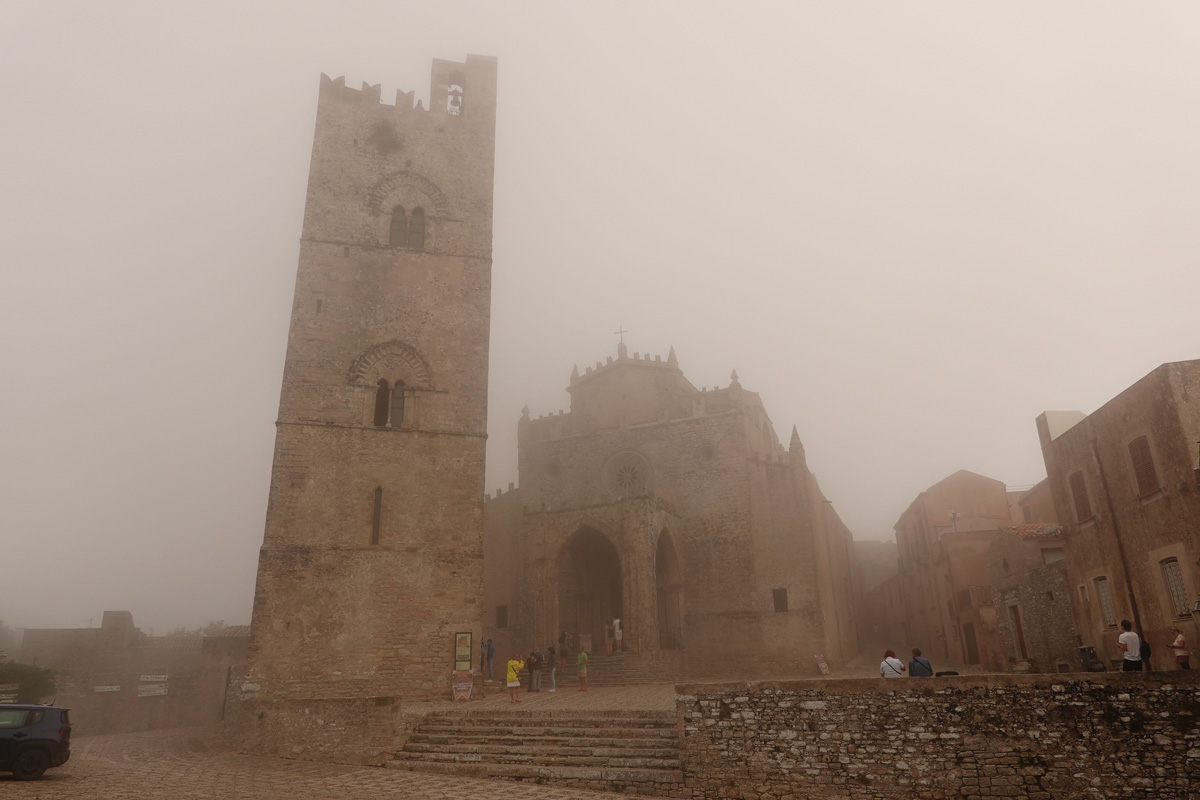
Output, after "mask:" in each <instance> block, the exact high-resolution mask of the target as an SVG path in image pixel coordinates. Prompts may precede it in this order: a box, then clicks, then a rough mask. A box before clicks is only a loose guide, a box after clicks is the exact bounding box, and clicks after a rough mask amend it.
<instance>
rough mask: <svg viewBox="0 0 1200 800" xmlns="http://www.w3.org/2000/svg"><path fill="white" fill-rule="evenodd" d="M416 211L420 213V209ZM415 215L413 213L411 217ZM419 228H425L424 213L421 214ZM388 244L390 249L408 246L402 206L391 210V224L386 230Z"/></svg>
mask: <svg viewBox="0 0 1200 800" xmlns="http://www.w3.org/2000/svg"><path fill="white" fill-rule="evenodd" d="M417 211H420V209H417ZM416 213H417V212H416V211H414V212H413V215H414V216H415V215H416ZM421 227H422V228H424V227H425V214H424V212H421ZM422 238H424V237H422ZM388 244H389V245H391V246H392V247H407V246H408V219H407V218H406V217H405V216H404V206H396V207H395V208H393V209H392V224H391V227H390V228H389V229H388Z"/></svg>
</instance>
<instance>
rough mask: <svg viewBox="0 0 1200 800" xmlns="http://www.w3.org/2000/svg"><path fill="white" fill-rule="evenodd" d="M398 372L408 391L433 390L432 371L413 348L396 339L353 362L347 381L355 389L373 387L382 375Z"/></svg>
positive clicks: (377, 346)
mask: <svg viewBox="0 0 1200 800" xmlns="http://www.w3.org/2000/svg"><path fill="white" fill-rule="evenodd" d="M385 371H386V372H388V373H390V374H392V375H394V374H395V373H400V374H402V375H403V376H404V379H405V383H406V384H408V386H409V387H411V388H421V389H429V388H433V371H432V370H431V369H430V368H429V362H428V361H426V360H425V357H424V356H422V355H421V354H420V353H419V352H417V349H416V348H415V347H412V346H411V345H408V344H405V343H404V342H401V341H399V340H395V341H391V342H384V343H382V344H377V345H375V346H374V347H372V348H370V349H369V350H367V351H366V352H365V353H363V354H362V355H360V356H359V357H358V358H356V359H355V360H354V363H353V364H352V365H351V366H350V374H349V376H348V377H349V381H350V383H352V384H354V385H356V386H374V385H375V383H376V381H378V380H379V378H380V377H381V376H382V373H383V372H385Z"/></svg>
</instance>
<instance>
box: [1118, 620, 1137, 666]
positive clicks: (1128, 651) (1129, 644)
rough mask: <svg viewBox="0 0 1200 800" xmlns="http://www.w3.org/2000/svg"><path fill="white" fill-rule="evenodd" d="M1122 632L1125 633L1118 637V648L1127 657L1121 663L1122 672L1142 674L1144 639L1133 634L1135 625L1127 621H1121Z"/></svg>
mask: <svg viewBox="0 0 1200 800" xmlns="http://www.w3.org/2000/svg"><path fill="white" fill-rule="evenodd" d="M1121 630H1122V631H1123V632H1122V633H1121V635H1120V636H1118V637H1117V647H1119V648H1121V650H1123V651H1124V653H1125V657H1124V659H1123V660H1122V661H1121V671H1122V672H1141V671H1142V639H1141V637H1140V636H1138V635H1137V634H1136V633H1134V632H1133V623H1132V622H1130V621H1129V620H1127V619H1123V620H1121Z"/></svg>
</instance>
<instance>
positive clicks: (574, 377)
mask: <svg viewBox="0 0 1200 800" xmlns="http://www.w3.org/2000/svg"><path fill="white" fill-rule="evenodd" d="M578 381H579V365H578V364H572V365H571V383H572V384H575V383H577V382H578Z"/></svg>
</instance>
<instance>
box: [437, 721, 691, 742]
mask: <svg viewBox="0 0 1200 800" xmlns="http://www.w3.org/2000/svg"><path fill="white" fill-rule="evenodd" d="M416 733H417V734H424V735H429V736H484V737H489V736H539V737H550V738H563V739H566V738H573V739H584V740H586V739H626V740H638V741H641V740H647V741H665V740H671V741H674V740H675V739H677V738H678V733H677V732H676V731H675V729H673V728H623V727H604V728H600V727H597V728H568V727H563V726H560V725H545V724H526V725H421V726H420V728H419V729H418V730H417V731H416Z"/></svg>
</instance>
